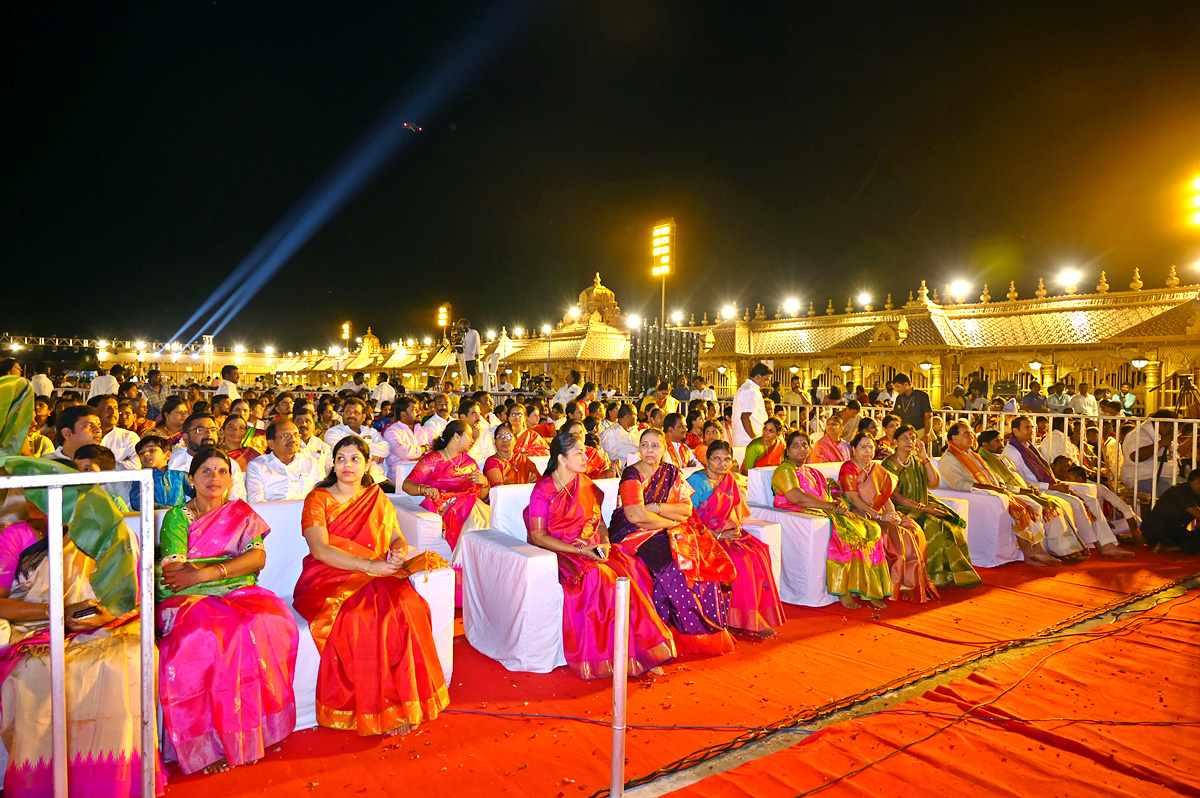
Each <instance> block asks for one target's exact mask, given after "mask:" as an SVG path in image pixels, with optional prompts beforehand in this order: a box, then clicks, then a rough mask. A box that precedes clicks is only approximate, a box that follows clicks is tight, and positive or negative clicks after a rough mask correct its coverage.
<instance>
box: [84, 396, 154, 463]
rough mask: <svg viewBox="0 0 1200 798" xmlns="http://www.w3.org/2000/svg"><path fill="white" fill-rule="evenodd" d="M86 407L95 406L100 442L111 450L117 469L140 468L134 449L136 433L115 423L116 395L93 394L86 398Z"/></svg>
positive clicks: (137, 439)
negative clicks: (98, 422) (98, 418)
mask: <svg viewBox="0 0 1200 798" xmlns="http://www.w3.org/2000/svg"><path fill="white" fill-rule="evenodd" d="M88 407H93V408H95V409H96V415H98V416H99V417H100V433H101V437H100V444H101V445H103V446H107V447H108V448H109V449H110V450H111V451H112V453H113V458H114V459H115V460H116V461H117V470H118V471H123V470H125V469H136V468H141V467H142V464H141V461H139V460H138V456H137V452H136V451H135V450H134V447H136V446H137V442H138V441H139V440H140V438H139V437H138V434H137V433H136V432H134V431H132V430H127V429H122V428H121V427H120V426H118V425H117V397H115V396H93V397H92V398H91V399H88Z"/></svg>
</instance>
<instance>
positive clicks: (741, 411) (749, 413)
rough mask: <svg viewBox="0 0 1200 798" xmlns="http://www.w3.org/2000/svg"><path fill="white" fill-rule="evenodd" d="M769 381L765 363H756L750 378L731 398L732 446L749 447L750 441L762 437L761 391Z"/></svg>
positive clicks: (764, 414)
mask: <svg viewBox="0 0 1200 798" xmlns="http://www.w3.org/2000/svg"><path fill="white" fill-rule="evenodd" d="M770 381H771V369H770V367H769V366H767V364H766V363H756V364H754V366H753V368H751V369H750V376H749V377H748V378H747V379H746V381H745V382H744V383H742V386H741V387H740V388H738V390H737V394H735V395H734V397H733V420H732V421H733V429H732V443H733V445H734V446H742V447H745V446H749V445H750V441H752V440H754V439H755V438H757V437H759V436H760V435H762V427H763V424H764V423H766V420H767V405H766V403H765V402H764V401H763V395H762V389H763V387H764V386H765V385H766V384H767V383H768V382H770Z"/></svg>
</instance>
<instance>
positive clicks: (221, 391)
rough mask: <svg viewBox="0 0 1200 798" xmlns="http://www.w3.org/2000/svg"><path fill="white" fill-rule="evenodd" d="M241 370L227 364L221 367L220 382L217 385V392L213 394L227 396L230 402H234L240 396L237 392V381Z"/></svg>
mask: <svg viewBox="0 0 1200 798" xmlns="http://www.w3.org/2000/svg"><path fill="white" fill-rule="evenodd" d="M241 377H242V375H241V372H239V371H238V367H237V366H235V365H233V364H229V365H227V366H224V367H222V368H221V384H220V385H218V386H217V392H216V393H214V394H213V396H228V397H229V401H230V402H236V401H237V400H238V399H241V398H242V395H241V394H240V393H238V381H239V380H240V379H241Z"/></svg>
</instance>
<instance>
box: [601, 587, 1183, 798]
mask: <svg viewBox="0 0 1200 798" xmlns="http://www.w3.org/2000/svg"><path fill="white" fill-rule="evenodd" d="M1198 577H1200V573H1194V574H1189V575H1188V576H1184V577H1181V578H1179V579H1176V580H1175V581H1173V582H1169V583H1167V584H1164V585H1159V586H1158V587H1154V588H1149V589H1146V590H1142V591H1139V592H1137V593H1131V594H1126V595H1122V596H1120V597H1118V598H1115V599H1113V600H1112V601H1109V602H1106V603H1105V604H1102V605H1100V606H1098V607H1093V608H1091V609H1089V610H1081V611H1080V612H1078V613H1076V614H1074V615H1072V616H1070V617H1068V618H1065V619H1064V620H1062V621H1059V622H1058V623H1055V624H1053V625H1051V626H1049V627H1046V628H1045V629H1043V630H1042V631H1041V632H1040V633H1038V634H1035V635H1031V636H1029V637H1024V638H1014V639H1012V640H1007V641H1000V642H996V643H992V644H990V645H986V646H983V647H980V648H979V649H977V650H975V651H971V652H965V653H963V654H961V655H959V656H957V657H954V658H952V659H949V660H946V661H944V662H941V663H938V664H936V665H932V666H930V667H928V668H924V669H922V670H919V671H913V672H911V673H908V674H906V675H904V676H901V677H897V678H895V679H892V680H891V681H889V682H885V683H884V684H882V685H879V686H877V687H874V688H871V689H869V690H864V691H862V692H860V693H856V694H853V695H849V696H844V697H842V698H839V699H837V700H836V701H831V702H829V703H827V704H823V705H821V706H819V707H813V708H809V709H806V710H802V711H800V712H796V713H794V714H792V715H790V716H788V717H786V718H782V719H780V720H778V721H775V722H773V723H770V724H767V725H766V726H763V727H761V728H758V729H756V730H753V731H744V732H743V733H741V734H739V735H737V736H736V737H734V738H733V739H731V740H728V741H726V742H724V743H718V744H716V745H712V746H709V747H707V748H702V749H699V750H697V751H693V752H692V753H690V754H687V755H686V756H683V757H681V758H680V759H677V760H675V761H674V762H671V763H669V764H666V765H663V766H662V767H660V768H658V769H656V770H654V771H652V772H650V773H647V774H645V775H643V776H638V777H636V778H634V779H631V780H629V781H627V782H626V783H625V788H626V789H631V788H633V787H638V786H641V785H643V784H649V783H650V782H652V781H655V780H657V779H659V778H662V777H663V776H669V775H672V774H674V773H678V772H679V771H682V770H687V769H689V768H693V767H696V766H698V765H701V764H703V763H705V762H707V761H709V760H711V759H715V758H717V757H719V756H723V755H725V754H727V753H731V752H733V751H736V750H738V749H740V748H743V747H745V746H747V745H749V744H751V743H754V742H757V741H759V740H762V739H765V738H767V737H770V736H772V735H775V734H778V733H780V732H785V731H791V730H794V729H795V728H796V727H798V726H804V725H809V724H812V723H814V722H817V721H819V720H821V719H822V718H826V717H829V716H831V715H833V714H835V713H837V712H841V711H845V710H847V709H850V708H852V707H854V706H857V705H859V704H862V703H865V702H866V701H869V700H872V699H874V698H877V697H879V696H881V695H884V694H885V693H889V692H892V691H894V690H898V689H901V688H903V687H906V686H908V685H911V684H914V683H916V682H919V681H923V680H925V679H928V678H931V677H934V676H938V675H940V674H942V673H945V672H947V671H950V670H953V669H955V668H958V667H961V666H963V665H965V664H967V663H969V662H973V661H976V660H979V659H982V658H984V657H987V656H993V655H995V654H1000V653H1003V652H1004V651H1007V650H1010V649H1013V648H1018V647H1021V646H1024V645H1030V644H1035V643H1053V642H1059V641H1061V640H1068V639H1072V638H1076V637H1079V638H1082V639H1080V640H1079V641H1078V642H1079V643H1083V642H1088V641H1090V640H1093V639H1100V638H1099V637H1095V635H1096V634H1097V631H1099V630H1088V631H1086V632H1076V633H1070V634H1066V635H1063V634H1060V632H1062V631H1063V630H1065V629H1068V628H1070V627H1072V626H1075V625H1077V624H1079V623H1082V622H1084V621H1088V620H1092V619H1094V618H1098V617H1101V616H1104V615H1107V614H1110V613H1116V615H1117V617H1116V618H1114V619H1113V620H1114V621H1115V620H1117V618H1119V617H1120V616H1122V615H1127V614H1131V613H1134V612H1139V613H1144V612H1148V611H1149V610H1151V609H1153V608H1154V607H1156V606H1158V605H1159V604H1162V603H1163V602H1165V601H1170V600H1172V599H1175V598H1178V596H1176V595H1164V594H1167V593H1169V592H1170V591H1172V590H1174V589H1175V588H1178V587H1179V586H1181V585H1183V584H1186V583H1188V582H1191V581H1193V580H1195V579H1196V578H1198ZM1151 597H1159V598H1158V600H1157V601H1155V602H1154V603H1153V604H1152V605H1151V606H1150V607H1146V608H1142V609H1134V610H1124V611H1120V610H1121V608H1122V607H1127V606H1129V605H1130V604H1134V603H1137V602H1140V601H1143V600H1145V599H1148V598H1151ZM1192 600H1195V599H1192ZM1180 606H1181V605H1180ZM1136 620H1137V619H1134V621H1131V623H1134V622H1136ZM1170 620H1171V621H1173V622H1181V621H1180V620H1179V619H1170ZM1182 622H1184V623H1191V622H1188V621H1182ZM1125 629H1126V627H1121V629H1120V630H1107V631H1108V633H1110V634H1111V633H1115V632H1117V631H1121V630H1125ZM906 631H908V630H906ZM965 645H971V644H965ZM1014 686H1015V685H1014ZM998 698H999V696H997V699H998ZM946 728H949V725H947V726H946ZM935 733H936V732H935ZM918 742H921V741H920V740H917V741H914V742H913V743H912V744H916V743H918ZM880 761H882V760H880ZM848 775H852V774H848ZM844 777H845V776H843V777H839V778H844ZM830 783H833V782H830ZM607 795H609V790H608V788H604V789H601V790H598V791H596V792H595V793H593V794H592V795H591V796H589V797H588V798H604V797H605V796H607Z"/></svg>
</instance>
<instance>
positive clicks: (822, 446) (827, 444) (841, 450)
mask: <svg viewBox="0 0 1200 798" xmlns="http://www.w3.org/2000/svg"><path fill="white" fill-rule="evenodd" d="M843 426H844V422H843V421H842V417H841V416H839V415H837V414H836V413H835V414H834V415H832V416H830V417H829V418H827V419H825V434H824V435H822V436H821V437H820V438H819V439H818V440H817V443H816V445H815V446H813V448H812V453H811V454H809V457H808V462H810V463H844V462H846V460H848V459H849V458H850V452H849V447H847V446H846V444H845V442H843V441H842V429H843Z"/></svg>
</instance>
